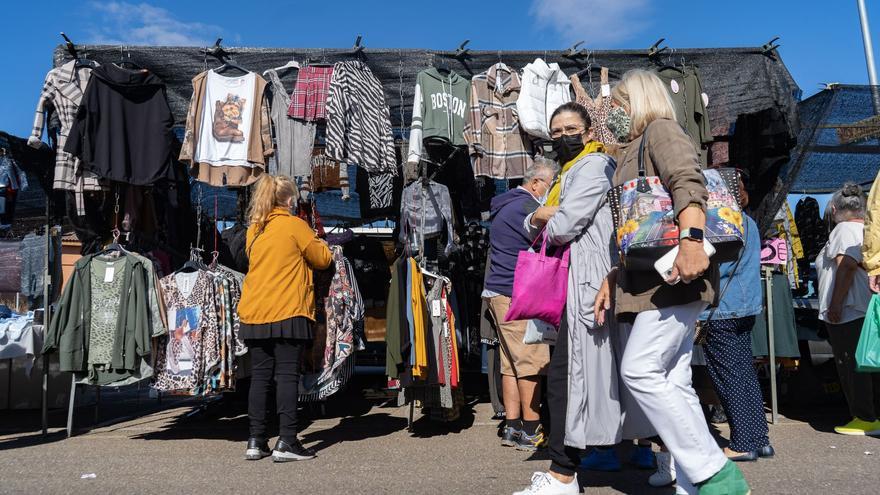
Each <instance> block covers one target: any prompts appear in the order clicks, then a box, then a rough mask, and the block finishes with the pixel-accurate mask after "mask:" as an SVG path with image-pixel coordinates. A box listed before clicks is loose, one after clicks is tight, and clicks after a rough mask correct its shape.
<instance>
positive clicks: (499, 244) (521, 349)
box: [483, 158, 558, 451]
mask: <svg viewBox="0 0 880 495" xmlns="http://www.w3.org/2000/svg"><path fill="white" fill-rule="evenodd" d="M557 172H558V167H557V165H556V163H555V162H553V161H551V160H546V159H543V158H538V159H536V161H535V163H534V164H533V165H532V166H531V167H529V168H528V169H527V170H526V172H525V177H524V178H523V185H522V186H519V187H517V188H516V189H512V190H510V191H508V192H506V193H504V194H502V195H500V196H496V197H495V198H493V199H492V209H491V215H492V216H491V219H492V226H491V228H490V230H489V269H488V273H487V274H486V280H485V286H484V291H483V297H484V298H485V299H486V301H487V303H488V305H489V309H490V311H491V312H492V316H493V319H494V320H495V327H496V328H497V330H498V340H499V341H500V345H501V375H502V376H501V388H502V396H503V398H504V408H505V416H506V420H507V421H506V424H505V427H504V432H503V437H502V440H501V445H504V446H507V447H516V448H517V449H519V450H529V451H532V450H536V449H537V448H538V447H542V446H544V444H546V440H545V438H544V433H543V431H542V429H541V420H540V419H541V418H540V414H539V409H540V397H541V390H540V383H541V376H543V375H544V374H545V373H546V371H547V365H548V364H549V363H550V349H549V347H548V346H547V345H546V344H524V343H523V336H524V335H525V331H526V325H527V322H526V321H510V322H505V321H504V320H505V315H506V314H507V310H508V308H509V307H510V297H511V295H512V294H513V274H514V271H515V270H516V260H517V257H518V256H519V252H520V251H526V250H528V249H529V247H530V246H531V244H532V243H531V240H530V239H529V235H528V233H527V232H526V231H525V229H524V228H523V223H524V220H525V218H526V216H528V215H529V214H531V213H532V212H534V211H535V210H536V209H537V208H538V207H539V206H540V205H541V201H542V198H543V197H544V196H545V195H546V194H547V191H548V190H549V189H550V185H551V184H552V183H553V180H554V178H555V177H556V174H557Z"/></svg>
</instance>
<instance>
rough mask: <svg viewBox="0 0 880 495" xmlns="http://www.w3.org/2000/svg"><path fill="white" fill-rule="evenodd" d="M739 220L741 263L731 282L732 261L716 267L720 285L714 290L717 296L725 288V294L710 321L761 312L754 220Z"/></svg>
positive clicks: (705, 315)
mask: <svg viewBox="0 0 880 495" xmlns="http://www.w3.org/2000/svg"><path fill="white" fill-rule="evenodd" d="M743 221H744V222H745V224H746V239H745V241H746V242H745V248H744V249H745V251H744V252H743V253H742V261H741V262H740V264H739V267H737V269H736V273H734V274H733V279H732V280H731V272H732V271H733V267H734V265H735V264H736V262H735V261H733V262H730V263H723V264H722V265H721V267H720V269H721V282H720V283H719V284H718V291H719V293H721V292H720V291H724V289H725V287H727V291H726V292H724V293H723V294H722V296H721V301H720V303H719V304H718V309H716V310H715V313H714V314H713V315H712V319H713V320H728V319H733V318H744V317H746V316H754V315H759V314H761V312H762V311H763V309H764V300H763V291H762V289H761V236H760V234H759V233H758V226H757V225H756V224H755V221H754V220H752V219H751V218H749V217H748V216H746V215H745V214H743ZM728 282H729V283H730V286H729V287H728ZM711 311H712V309H711V308H710V309H707V310H706V311H704V312H703V314H702V315H700V320H702V321H705V320H706V319H707V318H708V317H709V313H710V312H711Z"/></svg>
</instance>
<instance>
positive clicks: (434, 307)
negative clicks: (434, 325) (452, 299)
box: [431, 301, 441, 318]
mask: <svg viewBox="0 0 880 495" xmlns="http://www.w3.org/2000/svg"><path fill="white" fill-rule="evenodd" d="M440 311H441V307H440V301H431V316H433V317H435V318H440V314H441V313H440Z"/></svg>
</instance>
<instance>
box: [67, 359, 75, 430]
mask: <svg viewBox="0 0 880 495" xmlns="http://www.w3.org/2000/svg"><path fill="white" fill-rule="evenodd" d="M74 401H76V373H71V374H70V404H69V405H68V406H67V438H70V437H72V436H73V406H74Z"/></svg>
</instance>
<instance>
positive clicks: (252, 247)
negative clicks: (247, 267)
mask: <svg viewBox="0 0 880 495" xmlns="http://www.w3.org/2000/svg"><path fill="white" fill-rule="evenodd" d="M271 221H272V219H271V218H270V219H269V220H268V221H267V222H266V223H265V225H263V230H261V231H259V232H257V234H256V235H255V236H254V240H252V241H251V245H250V246H248V248H247V250H246V251H247V252H246V253H245V254H247V257H248V260H250V257H251V250H253V249H254V244H256V243H257V239H259V238H260V236H261V235H263V232H265V231H266V227H268V226H269V222H271ZM245 236H247V234H245Z"/></svg>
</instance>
